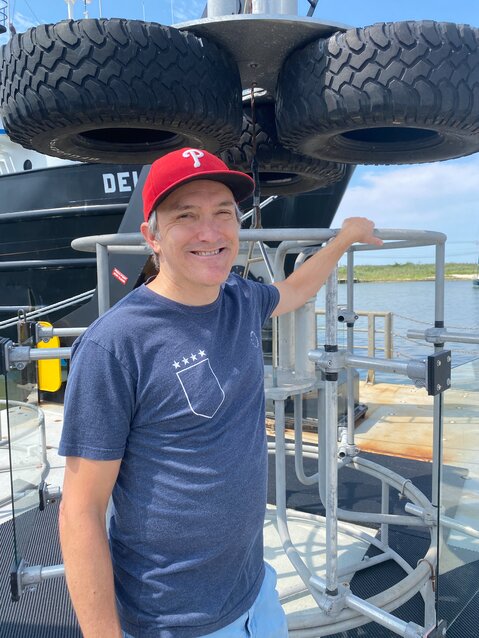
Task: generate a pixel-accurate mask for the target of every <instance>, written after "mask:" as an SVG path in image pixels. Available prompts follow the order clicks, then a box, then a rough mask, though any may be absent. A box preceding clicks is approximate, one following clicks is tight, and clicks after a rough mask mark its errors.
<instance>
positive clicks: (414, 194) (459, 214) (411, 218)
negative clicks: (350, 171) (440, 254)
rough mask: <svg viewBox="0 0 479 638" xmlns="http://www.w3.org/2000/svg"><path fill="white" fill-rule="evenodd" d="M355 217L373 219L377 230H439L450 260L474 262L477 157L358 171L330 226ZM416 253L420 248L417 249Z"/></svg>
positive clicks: (478, 239)
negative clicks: (446, 241) (446, 239)
mask: <svg viewBox="0 0 479 638" xmlns="http://www.w3.org/2000/svg"><path fill="white" fill-rule="evenodd" d="M353 215H364V216H366V217H369V218H371V219H372V220H373V221H374V222H375V224H376V226H377V227H378V228H411V229H419V228H421V229H425V230H436V231H440V232H443V233H445V234H446V235H447V236H448V240H449V241H448V244H447V252H448V259H450V260H452V259H457V260H459V261H473V260H474V254H475V253H478V252H479V155H473V156H471V157H467V158H463V159H460V160H452V161H448V162H438V163H435V164H420V165H414V166H394V167H393V166H388V167H369V166H368V167H359V168H358V169H356V173H355V175H354V176H353V179H352V181H351V184H350V186H349V188H348V189H347V191H346V193H345V196H344V198H343V201H342V203H341V206H340V208H339V211H338V214H337V215H336V217H335V220H334V223H333V225H334V226H339V225H340V224H341V222H342V220H343V219H344V218H345V217H350V216H353ZM452 242H465V243H464V244H463V245H461V246H459V245H454V244H452ZM466 242H468V243H466ZM420 253H424V249H417V250H416V254H418V255H419V254H420ZM409 254H411V253H409ZM449 255H450V258H449ZM371 256H372V255H371ZM461 257H462V258H461Z"/></svg>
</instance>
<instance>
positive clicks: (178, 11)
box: [171, 0, 205, 24]
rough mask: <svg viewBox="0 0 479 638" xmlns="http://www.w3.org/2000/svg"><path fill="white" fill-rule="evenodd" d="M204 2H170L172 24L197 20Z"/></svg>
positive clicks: (194, 0)
mask: <svg viewBox="0 0 479 638" xmlns="http://www.w3.org/2000/svg"><path fill="white" fill-rule="evenodd" d="M204 8H205V2H204V1H202V0H174V2H173V3H172V8H171V13H172V24H179V23H180V22H188V21H190V20H197V19H198V18H199V17H201V15H202V13H203V9H204Z"/></svg>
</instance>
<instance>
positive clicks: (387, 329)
mask: <svg viewBox="0 0 479 638" xmlns="http://www.w3.org/2000/svg"><path fill="white" fill-rule="evenodd" d="M384 356H385V357H386V359H392V356H393V313H392V312H387V313H386V314H385V315H384Z"/></svg>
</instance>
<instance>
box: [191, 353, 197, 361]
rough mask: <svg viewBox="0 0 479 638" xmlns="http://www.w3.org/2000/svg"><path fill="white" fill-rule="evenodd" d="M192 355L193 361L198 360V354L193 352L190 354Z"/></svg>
mask: <svg viewBox="0 0 479 638" xmlns="http://www.w3.org/2000/svg"><path fill="white" fill-rule="evenodd" d="M190 356H191V360H192V361H196V359H197V358H198V357H197V356H196V354H193V353H191V355H190Z"/></svg>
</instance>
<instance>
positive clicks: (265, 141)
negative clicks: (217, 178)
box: [221, 103, 345, 196]
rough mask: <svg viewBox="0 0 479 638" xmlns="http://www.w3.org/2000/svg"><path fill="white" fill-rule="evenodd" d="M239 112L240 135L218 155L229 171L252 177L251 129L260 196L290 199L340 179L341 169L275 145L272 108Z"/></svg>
mask: <svg viewBox="0 0 479 638" xmlns="http://www.w3.org/2000/svg"><path fill="white" fill-rule="evenodd" d="M255 120H256V123H255V127H253V120H252V114H251V109H250V108H248V107H247V108H245V109H244V112H243V132H242V134H241V138H240V141H239V142H238V144H236V145H235V146H233V147H231V148H229V149H228V150H227V151H224V152H223V153H221V158H222V159H223V161H224V162H225V163H226V164H227V165H228V166H229V167H230V168H234V169H236V170H239V171H243V172H245V173H248V174H249V175H252V172H251V162H252V160H253V128H255V137H256V158H257V160H258V168H259V182H260V188H261V195H265V196H268V195H294V194H297V193H305V192H308V191H312V190H315V189H317V188H322V187H323V186H329V185H330V184H333V183H335V182H337V181H339V180H340V179H342V178H343V177H344V174H345V165H344V164H337V163H336V162H328V161H325V160H319V159H315V158H313V157H308V156H305V155H299V154H298V153H293V152H291V151H290V150H288V149H287V148H284V146H282V145H281V144H280V143H279V142H278V136H277V133H276V122H275V115H274V104H267V103H263V104H261V103H260V104H256V106H255Z"/></svg>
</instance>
